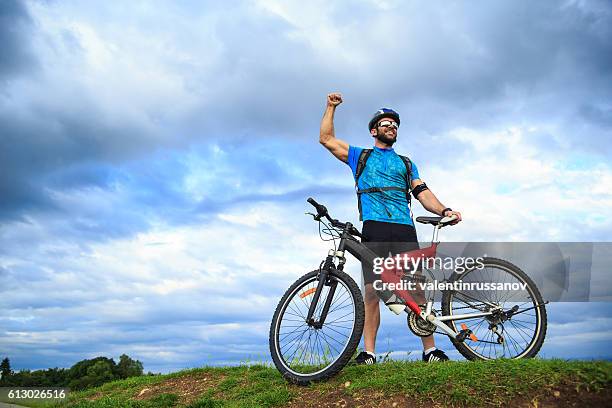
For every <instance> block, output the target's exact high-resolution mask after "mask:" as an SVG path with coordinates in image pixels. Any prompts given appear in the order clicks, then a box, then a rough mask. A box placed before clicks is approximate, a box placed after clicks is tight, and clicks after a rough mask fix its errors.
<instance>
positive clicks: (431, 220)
mask: <svg viewBox="0 0 612 408" xmlns="http://www.w3.org/2000/svg"><path fill="white" fill-rule="evenodd" d="M444 218H445V217H416V221H417V222H420V223H421V224H431V225H438V224H439V223H440V221H442V220H443V219H444Z"/></svg>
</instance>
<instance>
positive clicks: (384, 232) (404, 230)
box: [361, 220, 419, 285]
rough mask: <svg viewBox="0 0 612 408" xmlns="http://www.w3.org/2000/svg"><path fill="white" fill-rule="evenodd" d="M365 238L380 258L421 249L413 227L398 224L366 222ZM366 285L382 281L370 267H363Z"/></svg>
mask: <svg viewBox="0 0 612 408" xmlns="http://www.w3.org/2000/svg"><path fill="white" fill-rule="evenodd" d="M361 233H362V234H363V236H364V239H363V240H362V242H363V243H364V244H365V245H366V246H367V247H368V248H370V249H371V250H372V251H374V252H375V253H376V255H378V256H380V257H384V258H386V257H388V256H389V254H391V255H395V254H398V253H401V252H406V251H412V250H414V249H418V248H419V241H418V240H417V235H416V230H415V229H414V227H413V226H412V225H407V224H396V223H392V222H380V221H370V220H368V221H364V223H363V230H362V232H361ZM361 271H362V273H363V283H364V285H367V284H370V283H372V282H374V281H375V280H376V279H380V275H377V274H375V273H374V272H373V271H372V268H371V267H370V266H366V265H365V264H364V265H362V268H361Z"/></svg>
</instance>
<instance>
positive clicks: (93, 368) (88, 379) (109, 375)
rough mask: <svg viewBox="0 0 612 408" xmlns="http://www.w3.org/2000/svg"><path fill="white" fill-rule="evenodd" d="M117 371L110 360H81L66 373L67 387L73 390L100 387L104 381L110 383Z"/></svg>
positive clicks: (103, 358)
mask: <svg viewBox="0 0 612 408" xmlns="http://www.w3.org/2000/svg"><path fill="white" fill-rule="evenodd" d="M116 369H117V367H116V364H115V361H114V360H113V359H112V358H106V357H96V358H93V359H91V360H82V361H79V362H78V363H76V364H75V365H73V366H72V367H70V370H69V372H68V379H69V384H68V386H69V387H70V388H72V389H75V390H80V389H84V388H87V387H91V386H94V385H100V384H102V383H103V382H105V381H112V380H114V379H116V378H117V377H116V376H115V375H113V374H114V372H115V370H116Z"/></svg>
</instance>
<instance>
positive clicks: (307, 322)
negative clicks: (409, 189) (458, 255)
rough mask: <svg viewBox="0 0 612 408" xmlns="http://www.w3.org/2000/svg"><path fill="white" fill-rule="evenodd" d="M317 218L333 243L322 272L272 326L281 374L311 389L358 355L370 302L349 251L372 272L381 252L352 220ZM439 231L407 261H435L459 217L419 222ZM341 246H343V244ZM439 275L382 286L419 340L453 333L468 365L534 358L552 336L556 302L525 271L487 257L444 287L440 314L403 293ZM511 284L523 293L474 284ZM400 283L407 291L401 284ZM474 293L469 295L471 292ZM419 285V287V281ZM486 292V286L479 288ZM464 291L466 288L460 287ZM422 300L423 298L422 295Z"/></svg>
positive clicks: (290, 298) (291, 295) (388, 278)
mask: <svg viewBox="0 0 612 408" xmlns="http://www.w3.org/2000/svg"><path fill="white" fill-rule="evenodd" d="M307 201H308V202H309V203H310V204H312V205H313V206H314V208H315V209H316V212H317V213H316V214H312V213H311V214H310V215H312V216H313V218H314V220H315V221H318V222H319V234H320V236H321V238H322V239H324V238H323V234H326V235H329V236H331V237H332V238H331V239H324V240H333V241H334V248H333V249H331V250H330V251H329V253H328V255H327V257H326V258H325V260H324V261H322V262H321V264H320V265H319V268H318V269H316V270H313V271H312V272H309V273H307V274H305V275H304V276H302V277H301V278H299V279H298V280H297V281H296V282H295V283H293V284H292V285H291V286H290V287H289V289H288V290H287V291H286V292H285V294H284V295H283V297H282V298H281V300H280V302H279V304H278V306H277V307H276V310H275V312H274V316H273V318H272V323H271V325H270V338H269V343H270V353H271V355H272V360H273V362H274V364H275V366H276V368H277V369H278V370H279V371H280V372H281V374H282V375H283V376H284V377H285V378H286V379H287V380H288V381H290V382H293V383H297V384H308V383H310V382H311V381H319V380H324V379H327V378H329V377H331V376H333V375H335V374H336V373H338V372H339V371H340V370H342V368H344V366H346V364H347V363H349V360H350V359H351V357H352V356H353V355H354V354H355V350H356V349H357V346H358V344H359V341H360V339H361V335H362V331H363V324H364V303H363V297H362V294H361V290H360V288H359V286H358V285H357V283H356V282H355V281H354V280H353V279H352V278H351V277H350V276H349V275H348V274H346V273H345V272H344V271H343V270H344V265H345V263H346V257H345V253H346V252H348V253H350V254H351V255H353V256H354V257H355V258H357V259H358V260H359V261H361V262H362V263H363V264H366V265H367V266H369V267H371V266H373V265H374V264H375V259H376V258H377V254H376V253H374V252H373V251H372V250H371V249H370V248H368V246H367V245H366V244H364V243H362V242H361V241H360V240H359V239H363V236H362V235H361V233H360V232H359V230H357V229H356V228H355V227H354V226H353V225H352V224H351V223H350V222H340V221H338V220H336V219H333V218H331V216H330V215H329V213H328V211H327V208H326V207H325V206H323V205H321V204H319V203H317V202H316V201H315V200H314V199H312V198H309V199H308V200H307ZM416 221H417V222H420V223H424V224H430V225H432V226H433V228H434V232H433V238H432V242H431V246H429V247H426V248H421V249H416V250H413V251H407V252H405V253H403V254H401V255H404V256H407V257H410V259H416V258H421V259H433V258H435V256H436V251H437V248H438V244H439V240H438V232H439V231H440V229H441V228H443V227H446V226H450V225H452V224H453V222H454V221H455V218H454V216H453V217H417V218H416ZM336 240H339V243H338V245H337V246H336V245H335V242H336ZM432 278H433V275H432V271H430V270H428V269H427V268H423V270H421V272H420V273H415V271H414V270H410V268H408V269H405V268H403V267H402V268H397V267H385V268H384V270H383V271H382V273H381V281H382V282H384V283H387V284H395V287H396V288H398V289H394V290H386V289H384V288H379V289H380V290H377V294H378V296H379V297H380V298H381V299H382V300H383V301H384V302H385V304H386V305H387V306H389V308H390V309H391V310H392V311H394V312H395V313H401V312H406V313H407V323H408V327H409V328H410V330H411V331H412V332H413V333H414V334H416V335H417V336H421V337H424V336H429V335H431V334H433V333H440V334H444V335H447V336H448V337H449V338H450V340H451V342H452V344H453V345H454V346H455V348H456V349H457V350H458V351H459V353H461V354H462V355H463V356H464V357H465V358H466V359H468V360H477V359H481V360H491V359H497V358H511V359H518V358H530V357H534V356H535V355H536V354H537V353H538V351H539V350H540V348H541V347H542V344H543V342H544V337H545V335H546V324H547V323H546V322H547V320H546V308H545V305H546V304H547V303H548V302H544V301H543V300H542V296H541V294H540V292H539V290H538V288H537V287H536V285H535V284H534V283H533V281H532V280H531V279H530V278H529V277H528V276H527V275H526V274H525V272H523V271H522V270H521V269H519V268H518V267H517V266H515V265H513V264H511V263H510V262H507V261H505V260H502V259H497V258H490V257H483V258H482V261H481V263H479V264H478V265H473V266H472V267H471V268H467V269H465V270H463V271H462V272H461V273H458V272H456V271H453V272H452V274H450V276H449V278H448V279H447V280H445V281H444V283H445V284H446V285H447V287H449V289H447V290H444V291H442V297H441V302H440V304H441V308H440V309H439V310H436V309H435V308H434V305H435V302H434V294H433V291H431V292H430V293H429V294H428V295H426V296H424V297H423V298H424V299H425V303H421V304H418V303H417V302H416V301H415V296H413V295H414V293H415V292H414V291H409V290H405V289H402V286H401V283H404V286H405V285H406V284H407V282H409V281H412V282H421V283H423V282H425V283H427V282H428V281H429V282H430V283H431V279H432ZM487 282H488V283H489V284H493V283H503V284H509V285H514V286H512V287H517V288H521V289H518V290H512V291H497V292H493V291H479V290H473V289H470V288H473V287H474V286H470V284H476V285H479V284H480V285H481V286H482V285H483V284H485V283H487ZM398 284H400V285H398ZM466 284H467V287H468V289H463V288H464V286H466ZM415 285H416V283H415ZM476 287H478V286H476ZM457 288H458V289H457ZM416 297H417V298H418V296H416Z"/></svg>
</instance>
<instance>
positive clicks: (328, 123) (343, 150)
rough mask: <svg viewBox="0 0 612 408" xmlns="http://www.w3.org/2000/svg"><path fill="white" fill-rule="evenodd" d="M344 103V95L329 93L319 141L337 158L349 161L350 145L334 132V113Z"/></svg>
mask: <svg viewBox="0 0 612 408" xmlns="http://www.w3.org/2000/svg"><path fill="white" fill-rule="evenodd" d="M341 103H342V95H340V94H339V93H330V94H329V95H327V107H326V108H325V113H324V114H323V119H322V120H321V130H320V132H319V142H320V143H321V144H322V145H323V146H325V148H326V149H327V150H329V151H330V152H331V154H333V155H334V156H336V158H337V159H339V160H342V161H343V162H345V163H346V162H347V161H348V151H349V145H348V143H346V142H345V141H344V140H340V139H336V134H335V132H334V113H335V112H336V107H337V106H338V105H340V104H341Z"/></svg>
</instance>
